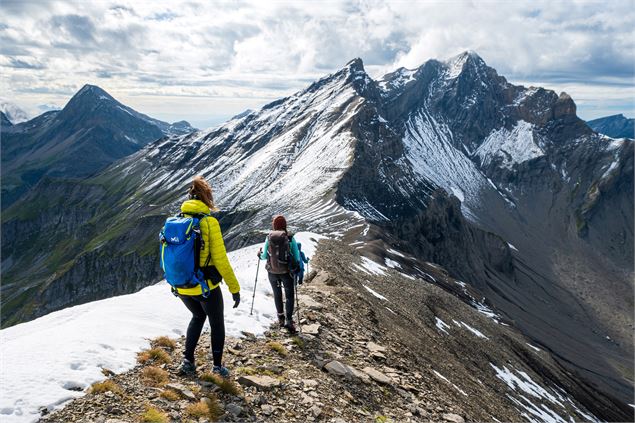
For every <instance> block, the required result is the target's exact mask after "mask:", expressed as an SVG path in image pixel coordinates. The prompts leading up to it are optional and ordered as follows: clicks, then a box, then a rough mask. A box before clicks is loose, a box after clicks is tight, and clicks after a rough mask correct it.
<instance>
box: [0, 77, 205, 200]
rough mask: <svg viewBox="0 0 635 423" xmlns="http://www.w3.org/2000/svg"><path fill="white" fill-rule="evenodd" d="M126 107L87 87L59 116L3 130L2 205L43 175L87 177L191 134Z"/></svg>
mask: <svg viewBox="0 0 635 423" xmlns="http://www.w3.org/2000/svg"><path fill="white" fill-rule="evenodd" d="M193 130H194V128H191V127H190V126H189V124H187V123H185V124H183V123H182V122H181V123H178V125H176V126H175V125H170V124H167V123H165V122H161V121H158V120H156V119H152V118H150V117H148V116H146V115H143V114H141V113H138V112H136V111H134V110H133V109H131V108H129V107H127V106H124V105H123V104H121V103H119V102H118V101H117V100H115V99H114V98H113V97H112V96H111V95H110V94H108V93H107V92H106V91H104V90H102V89H101V88H99V87H97V86H94V85H88V84H87V85H84V87H82V89H80V90H79V91H78V92H77V93H76V94H75V95H74V96H73V97H72V98H71V99H70V100H69V102H68V104H67V105H66V106H65V107H64V108H63V109H62V110H60V111H53V112H46V113H44V114H42V115H40V116H37V117H35V118H33V119H31V120H28V121H26V122H23V123H20V124H17V125H12V126H10V127H6V126H3V127H2V131H3V155H2V167H3V170H2V175H3V184H2V206H3V208H6V206H8V205H10V204H12V203H13V202H14V201H15V200H17V199H18V198H19V197H20V196H21V195H23V194H24V192H26V191H27V190H28V189H29V188H30V187H32V186H33V185H35V184H36V183H37V181H38V180H39V179H40V178H41V177H42V176H43V175H48V176H53V177H71V178H73V177H86V176H89V175H91V174H93V173H95V172H98V171H99V170H101V169H103V168H104V167H106V166H107V165H109V164H110V163H112V162H113V161H115V160H117V159H120V158H122V157H125V156H127V155H129V154H132V153H133V152H135V151H137V150H139V149H140V148H141V147H143V146H144V145H145V144H147V143H148V142H150V141H154V140H156V139H158V138H161V137H163V136H168V135H175V134H183V133H188V132H192V131H193Z"/></svg>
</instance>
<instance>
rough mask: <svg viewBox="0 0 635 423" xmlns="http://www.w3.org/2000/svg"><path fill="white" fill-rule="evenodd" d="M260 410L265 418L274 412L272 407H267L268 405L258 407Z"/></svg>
mask: <svg viewBox="0 0 635 423" xmlns="http://www.w3.org/2000/svg"><path fill="white" fill-rule="evenodd" d="M260 409H261V410H262V413H263V414H264V415H265V416H270V415H272V414H273V412H274V411H275V409H274V408H273V406H271V405H269V404H263V405H261V406H260Z"/></svg>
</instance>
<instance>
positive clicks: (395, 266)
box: [384, 257, 402, 269]
mask: <svg viewBox="0 0 635 423" xmlns="http://www.w3.org/2000/svg"><path fill="white" fill-rule="evenodd" d="M384 261H385V262H386V266H388V267H390V268H391V269H401V268H402V267H401V264H399V263H397V262H396V261H394V260H391V259H389V258H388V257H386V258H385V259H384Z"/></svg>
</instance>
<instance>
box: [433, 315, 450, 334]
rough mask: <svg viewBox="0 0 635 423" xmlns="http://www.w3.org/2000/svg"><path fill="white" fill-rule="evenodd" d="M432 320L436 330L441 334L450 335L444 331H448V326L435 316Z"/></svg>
mask: <svg viewBox="0 0 635 423" xmlns="http://www.w3.org/2000/svg"><path fill="white" fill-rule="evenodd" d="M434 319H435V325H436V327H437V329H439V330H440V331H441V332H443V333H445V334H446V335H449V334H450V333H449V332H448V331H447V330H446V329H450V326H449V325H448V324H447V323H445V322H444V321H443V320H441V319H439V318H438V317H436V316H435V317H434Z"/></svg>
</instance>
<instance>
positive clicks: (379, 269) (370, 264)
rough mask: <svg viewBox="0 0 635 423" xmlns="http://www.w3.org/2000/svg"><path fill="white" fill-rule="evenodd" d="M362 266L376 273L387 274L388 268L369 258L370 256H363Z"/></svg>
mask: <svg viewBox="0 0 635 423" xmlns="http://www.w3.org/2000/svg"><path fill="white" fill-rule="evenodd" d="M361 259H362V267H363V268H364V269H366V270H368V271H369V272H370V273H373V274H375V275H379V276H384V275H385V274H386V268H385V267H384V266H382V265H379V264H377V263H375V262H374V261H372V260H371V259H369V258H368V257H362V258H361Z"/></svg>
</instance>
